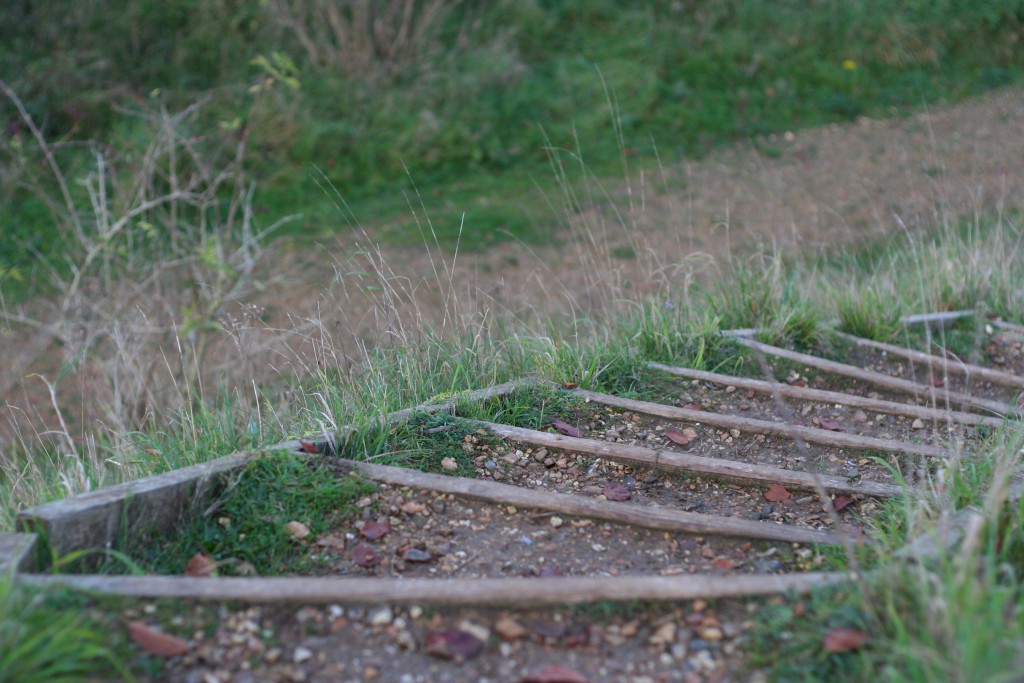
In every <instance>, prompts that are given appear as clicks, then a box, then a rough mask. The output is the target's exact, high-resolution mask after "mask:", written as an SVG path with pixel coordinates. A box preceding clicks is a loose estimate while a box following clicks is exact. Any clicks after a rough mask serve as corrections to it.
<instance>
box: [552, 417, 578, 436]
mask: <svg viewBox="0 0 1024 683" xmlns="http://www.w3.org/2000/svg"><path fill="white" fill-rule="evenodd" d="M551 426H553V427H554V428H555V429H557V430H558V431H559V432H561V433H562V434H565V435H566V436H571V437H573V438H576V439H579V438H582V437H583V432H582V431H580V430H579V429H577V428H576V427H573V426H572V425H571V424H569V423H568V422H563V421H562V420H559V419H558V418H557V417H556V418H555V419H553V420H551Z"/></svg>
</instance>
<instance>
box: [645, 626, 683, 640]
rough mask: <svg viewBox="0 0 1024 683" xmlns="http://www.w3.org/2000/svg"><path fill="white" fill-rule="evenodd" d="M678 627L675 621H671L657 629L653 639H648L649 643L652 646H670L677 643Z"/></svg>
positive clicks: (652, 635)
mask: <svg viewBox="0 0 1024 683" xmlns="http://www.w3.org/2000/svg"><path fill="white" fill-rule="evenodd" d="M676 630H677V626H676V623H675V622H674V621H669V622H666V623H664V624H662V625H661V626H659V627H658V628H657V629H655V631H654V633H652V634H651V637H650V638H648V639H647V642H648V643H650V644H651V645H668V644H670V643H673V642H675V639H676Z"/></svg>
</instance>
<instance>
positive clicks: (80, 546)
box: [18, 382, 523, 557]
mask: <svg viewBox="0 0 1024 683" xmlns="http://www.w3.org/2000/svg"><path fill="white" fill-rule="evenodd" d="M522 384H523V383H515V382H510V383H506V384H500V385H496V386H493V387H488V388H485V389H478V390H475V391H470V392H465V393H463V394H457V395H454V396H451V397H449V398H447V399H445V400H444V401H439V402H434V403H429V404H423V405H420V406H416V407H414V408H407V409H405V410H400V411H397V412H394V413H389V414H388V415H384V416H383V417H382V418H381V419H382V420H383V421H384V422H385V423H388V424H396V423H398V422H402V421H403V420H407V419H408V418H409V417H410V416H411V415H413V414H414V413H416V412H428V413H430V412H438V411H441V410H451V409H452V407H453V406H454V405H455V404H456V402H457V401H460V400H469V401H479V400H484V399H487V398H492V397H495V396H500V395H503V394H507V393H509V392H511V391H514V390H515V389H516V387H518V386H520V385H522ZM339 431H341V432H342V434H343V435H347V434H348V432H347V431H345V428H343V429H342V430H339ZM337 439H338V434H337V433H335V432H327V433H324V434H321V435H319V436H311V437H309V438H307V439H303V441H306V442H309V443H312V444H313V445H315V446H316V447H317V448H318V449H319V450H321V451H324V452H330V451H331V450H333V448H334V444H335V443H336V442H337ZM279 450H287V451H291V452H303V451H304V448H303V446H302V443H301V441H300V440H291V441H285V442H283V443H280V444H275V445H273V446H268V447H265V448H263V449H261V450H260V451H253V452H242V453H234V454H232V455H228V456H225V457H223V458H218V459H216V460H211V461H208V462H204V463H199V464H197V465H192V466H190V467H185V468H182V469H179V470H173V471H171V472H165V473H163V474H157V475H153V476H150V477H144V478H142V479H137V480H135V481H131V482H126V483H124V484H118V485H116V486H110V487H106V488H103V489H98V490H96V491H91V492H89V493H84V494H81V495H78V496H73V497H71V498H66V499H64V500H59V501H54V502H52V503H45V504H43V505H37V506H36V507H33V508H29V509H26V510H23V511H21V513H20V514H19V515H18V525H19V527H20V528H22V529H25V530H28V531H35V532H39V533H41V534H45V535H46V537H47V538H48V540H49V543H50V546H51V548H52V550H53V551H54V553H55V554H56V555H57V556H58V557H60V556H63V555H66V554H68V553H70V552H73V551H76V550H84V549H89V548H96V549H100V548H109V547H111V546H113V545H114V543H115V541H116V539H117V538H118V535H119V534H120V533H121V532H122V531H129V532H135V531H138V530H147V529H152V530H154V531H167V530H168V529H171V528H173V526H174V524H175V523H176V522H177V521H178V520H179V519H180V518H181V516H182V514H183V513H184V511H185V510H186V509H187V507H188V506H189V505H190V504H191V502H192V501H193V499H194V498H195V497H196V496H199V495H201V493H202V490H203V487H205V486H206V485H207V484H208V483H210V482H212V481H214V480H215V479H216V478H217V477H219V476H223V475H224V474H226V473H228V472H231V471H233V470H235V469H237V468H239V467H241V466H243V465H245V464H246V463H247V462H249V460H250V459H251V458H252V457H254V456H255V455H257V454H258V453H261V452H265V451H279Z"/></svg>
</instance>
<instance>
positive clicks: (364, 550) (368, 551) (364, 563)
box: [352, 543, 380, 567]
mask: <svg viewBox="0 0 1024 683" xmlns="http://www.w3.org/2000/svg"><path fill="white" fill-rule="evenodd" d="M352 561H353V562H355V563H356V564H357V565H358V566H360V567H376V566H377V564H378V563H379V562H380V558H379V557H377V553H375V552H373V548H371V547H370V546H369V545H367V544H366V543H360V544H359V545H357V546H356V547H355V549H354V550H353V551H352Z"/></svg>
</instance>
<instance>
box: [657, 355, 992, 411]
mask: <svg viewBox="0 0 1024 683" xmlns="http://www.w3.org/2000/svg"><path fill="white" fill-rule="evenodd" d="M647 367H649V368H651V369H653V370H660V371H662V372H667V373H670V374H673V375H678V376H680V377H689V378H691V379H699V380H704V381H706V382H715V383H716V384H724V385H730V384H731V385H733V386H735V387H739V388H740V389H750V390H752V391H757V392H759V393H764V394H773V393H775V392H778V393H779V395H781V396H785V397H787V398H795V399H799V400H802V401H816V402H819V403H831V404H839V405H844V406H851V407H854V408H865V409H867V410H871V411H874V412H876V413H887V414H889V415H910V416H911V417H920V418H923V419H926V420H934V421H936V422H955V423H958V424H969V425H984V426H986V427H999V426H1001V425H1002V424H1003V423H1004V422H1005V420H1004V419H1003V418H1001V417H988V416H985V415H977V414H975V413H962V412H958V411H955V410H939V409H937V408H930V407H928V406H919V405H915V404H910V403H896V402H895V401H883V400H881V399H876V398H866V397H864V396H859V395H855V394H844V393H842V392H839V391H823V390H821V389H811V388H808V387H795V386H790V385H789V384H785V383H783V382H766V381H764V380H760V379H751V378H750V377H733V376H732V375H720V374H718V373H717V372H706V371H704V370H692V369H690V368H680V367H675V366H671V365H662V364H661V363H648V364H647Z"/></svg>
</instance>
